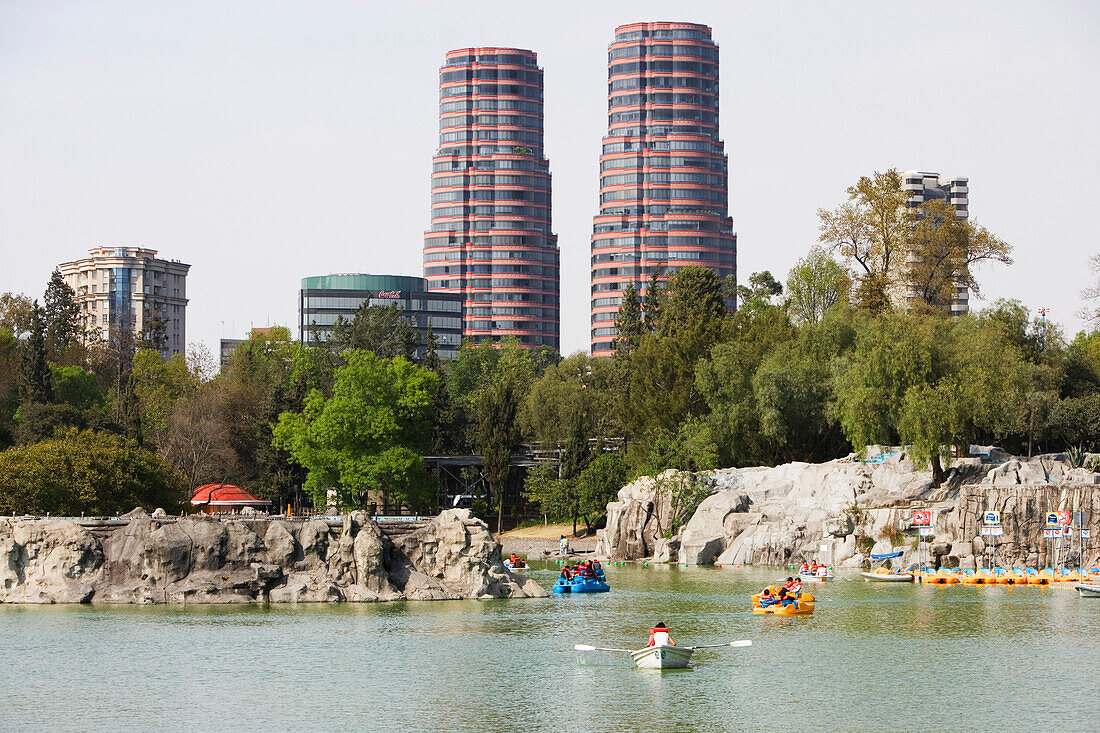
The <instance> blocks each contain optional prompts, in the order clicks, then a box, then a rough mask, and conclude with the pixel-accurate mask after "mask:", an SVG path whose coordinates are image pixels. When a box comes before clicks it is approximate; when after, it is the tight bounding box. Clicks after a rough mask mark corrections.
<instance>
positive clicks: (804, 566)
mask: <svg viewBox="0 0 1100 733" xmlns="http://www.w3.org/2000/svg"><path fill="white" fill-rule="evenodd" d="M808 572H810V564H809V563H808V562H806V561H805V560H803V561H802V564H801V565H799V566H798V574H799V575H805V574H806V573H808Z"/></svg>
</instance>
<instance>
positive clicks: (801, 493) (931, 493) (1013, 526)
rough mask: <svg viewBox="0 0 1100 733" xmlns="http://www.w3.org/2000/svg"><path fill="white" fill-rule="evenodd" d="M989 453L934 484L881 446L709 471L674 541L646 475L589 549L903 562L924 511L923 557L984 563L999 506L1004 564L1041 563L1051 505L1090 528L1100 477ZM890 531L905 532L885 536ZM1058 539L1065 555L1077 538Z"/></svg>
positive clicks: (727, 558)
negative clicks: (1081, 515) (990, 519)
mask: <svg viewBox="0 0 1100 733" xmlns="http://www.w3.org/2000/svg"><path fill="white" fill-rule="evenodd" d="M989 456H991V457H992V459H993V460H994V461H999V462H1000V461H1003V462H1000V463H990V462H989V461H990V458H988V457H987V458H985V459H984V460H985V461H986V462H984V463H983V459H982V458H965V459H959V460H956V461H955V462H954V463H953V464H952V466H951V469H950V471H949V473H948V476H947V480H946V481H945V482H944V483H943V484H942V485H940V486H938V487H937V486H934V484H933V481H932V477H931V474H930V472H929V471H927V470H925V469H924V467H923V466H916V465H914V463H913V462H912V461H911V460H909V459H908V457H907V455H906V454H905V453H904V451H902V450H900V449H896V448H895V449H882V448H879V447H877V446H872V447H871V448H869V449H868V452H867V456H866V457H865V458H864V459H863V460H859V459H857V457H856V456H855V455H850V456H848V457H846V458H841V459H837V460H834V461H829V462H827V463H820V464H809V463H788V464H784V465H782V466H776V467H773V468H763V467H761V468H740V469H737V468H735V469H722V470H718V471H714V472H711V473H710V474H709V479H710V480H711V481H712V482H713V490H714V493H712V494H711V495H710V496H709V497H707V498H706V499H705V500H704V501H703V502H702V503H701V504H700V505H699V507H698V509H697V510H696V512H695V514H694V515H693V516H692V517H691V519H690V520H689V521H688V522H687V524H686V525H685V526H684V528H683V531H682V533H681V534H680V535H678V536H671V534H672V533H671V527H668V526H665V525H664V524H662V523H661V521H660V519H661V518H662V517H667V516H668V508H667V505H666V506H662V499H661V496H660V491H659V490H658V487H659V482H658V481H655V480H654V479H653V478H649V477H646V478H642V479H638V480H637V481H635V482H633V483H632V484H629V485H627V486H625V487H623V489H621V490H620V491H619V497H618V499H619V500H618V501H616V502H612V503H610V504H608V522H607V528H606V529H604V530H601V531H600V532H599V535H598V543H597V553H599V554H601V555H604V556H606V557H609V558H613V559H641V558H643V557H652V558H653V559H654V560H655V561H658V562H660V561H666V562H667V561H678V562H684V563H689V564H707V563H713V562H720V563H722V564H737V563H741V564H770V565H784V564H789V563H791V562H794V561H799V562H800V561H801V560H802V559H809V558H814V557H816V558H817V559H819V560H821V561H822V562H832V563H834V564H845V565H850V566H861V565H864V564H866V563H867V559H868V558H867V556H868V555H869V554H870V553H872V552H874V553H882V552H889V551H891V550H892V549H894V546H895V543H896V544H897V549H903V550H905V551H906V555H905V556H904V557H903V558H901V562H902V563H906V562H912V561H915V560H916V558H917V553H916V551H915V549H914V548H915V547H916V546H917V543H916V541H915V536H910V535H915V529H914V528H912V527H910V526H909V519H910V516H911V514H912V511H913V509H914V508H915V507H920V508H926V509H929V510H930V511H932V513H933V518H934V523H933V531H934V534H935V539H934V541H932V542H930V543H929V542H925V543H923V545H922V549H921V553H922V555H923V557H922V560H923V561H924V562H925V563H926V564H927V563H930V562H931V563H933V564H937V565H940V564H942V565H947V566H961V567H975V566H976V565H977V566H981V565H983V564H984V565H988V564H989V562H990V561H991V560H990V558H989V556H988V551H987V546H989V545H992V544H993V543H990V542H985V541H983V539H982V537H981V535H980V527H979V517H980V515H981V512H983V511H986V510H993V509H996V510H1000V511H1001V512H1002V517H1003V518H1004V519H1003V524H1004V535H1002V536H1001V537H998V538H997V539H996V547H997V556H996V562H997V564H1000V565H1012V564H1028V565H1031V566H1037V565H1043V564H1046V563H1048V562H1049V560H1048V558H1047V555H1048V553H1049V550H1050V542H1044V541H1043V538H1042V526H1041V525H1042V523H1043V522H1044V521H1045V517H1046V513H1047V512H1048V511H1053V510H1056V509H1067V510H1076V511H1085V512H1086V514H1085V516H1086V517H1087V521H1088V523H1089V524H1090V526H1091V527H1092V531H1093V533H1097V522H1098V520H1100V474H1094V473H1092V472H1091V471H1087V470H1084V469H1071V468H1070V467H1069V466H1068V464H1067V463H1066V461H1065V457H1064V456H1061V455H1049V456H1039V457H1036V458H1032V459H1017V458H1012V457H1011V456H1007V455H1005V454H1004V453H1003V452H1001V451H999V450H996V449H993V450H990V451H989ZM665 475H666V476H667V474H665ZM666 502H667V500H666ZM887 528H889V529H887ZM895 528H896V529H897V530H900V532H901V533H902V534H900V535H897V536H890V534H891V533H893V532H894V529H895ZM1094 536H1095V534H1094ZM677 542H679V545H680V546H679V552H678V553H675V552H673V551H672V549H671V548H673V547H675V544H676V543H677ZM1065 544H1066V545H1067V547H1066V549H1065V550H1064V551H1063V558H1062V559H1063V560H1064V559H1065V555H1066V554H1067V553H1069V554H1072V553H1073V552H1074V551H1075V550H1074V548H1080V545H1081V543H1080V542H1079V541H1075V542H1074V543H1065ZM870 545H873V548H872V547H871V546H870ZM1088 547H1089V545H1086V546H1085V548H1084V551H1083V552H1082V551H1081V550H1080V549H1077V550H1076V551H1077V552H1078V555H1079V557H1078V558H1072V557H1071V559H1079V560H1080V562H1082V563H1083V564H1095V563H1096V562H1097V560H1098V557H1097V556H1098V555H1100V552H1098V551H1097V550H1089V549H1088ZM1092 547H1095V545H1092ZM983 553H985V554H984V555H983Z"/></svg>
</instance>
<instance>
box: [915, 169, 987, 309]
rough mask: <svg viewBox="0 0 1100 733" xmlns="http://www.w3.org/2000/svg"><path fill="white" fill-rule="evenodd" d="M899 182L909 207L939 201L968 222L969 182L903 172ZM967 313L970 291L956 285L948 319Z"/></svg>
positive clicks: (920, 172) (916, 172)
mask: <svg viewBox="0 0 1100 733" xmlns="http://www.w3.org/2000/svg"><path fill="white" fill-rule="evenodd" d="M901 178H902V184H901V187H902V189H903V190H904V191H905V192H906V194H907V197H908V198H907V200H906V203H907V204H908V205H909V206H911V207H914V206H920V205H921V204H922V203H924V202H925V201H931V200H933V199H943V200H944V201H946V202H947V203H948V204H950V205H951V206H952V207H954V209H955V216H956V217H957V218H959V219H963V220H966V219H969V218H970V210H969V208H970V198H969V193H970V188H969V186H968V184H969V181H970V179H968V178H966V177H963V176H941V175H940V174H939V173H930V172H928V171H904V172H903V173H902V174H901ZM969 310H970V289H969V288H967V287H966V286H965V285H961V284H960V285H957V286H956V292H955V297H954V299H952V301H951V305H950V311H951V315H953V316H961V315H965V314H966V313H967V312H968V311H969Z"/></svg>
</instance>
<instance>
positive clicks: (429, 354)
mask: <svg viewBox="0 0 1100 733" xmlns="http://www.w3.org/2000/svg"><path fill="white" fill-rule="evenodd" d="M438 348H439V341H438V340H437V339H436V337H435V332H434V331H433V330H432V322H431V321H430V320H429V321H428V332H427V333H426V334H425V336H424V356H423V358H422V359H421V360H420V363H421V365H422V366H423V367H424V368H425V369H429V370H431V371H433V372H435V373H436V374H442V373H443V361H442V360H441V359H440V358H439V352H438V351H437V350H438Z"/></svg>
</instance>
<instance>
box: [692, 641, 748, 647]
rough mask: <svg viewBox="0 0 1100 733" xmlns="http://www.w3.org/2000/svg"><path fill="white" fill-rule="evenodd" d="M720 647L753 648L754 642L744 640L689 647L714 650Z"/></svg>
mask: <svg viewBox="0 0 1100 733" xmlns="http://www.w3.org/2000/svg"><path fill="white" fill-rule="evenodd" d="M720 646H752V641H751V640H749V639H742V640H741V641H731V642H730V643H729V644H703V645H701V646H693V647H688V648H690V649H714V648H715V647H720Z"/></svg>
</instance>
